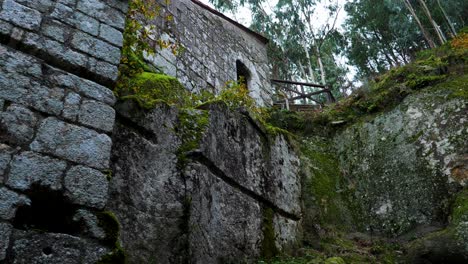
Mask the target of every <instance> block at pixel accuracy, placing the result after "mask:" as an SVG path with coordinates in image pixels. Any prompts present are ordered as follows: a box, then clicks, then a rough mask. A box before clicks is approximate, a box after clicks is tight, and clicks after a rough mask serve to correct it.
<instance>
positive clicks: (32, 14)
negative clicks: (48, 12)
mask: <svg viewBox="0 0 468 264" xmlns="http://www.w3.org/2000/svg"><path fill="white" fill-rule="evenodd" d="M0 19H3V20H6V21H9V22H11V23H13V24H15V25H17V26H20V27H23V28H26V29H29V30H35V29H37V28H38V27H39V26H40V24H41V21H42V16H41V13H40V12H39V11H37V10H34V9H32V8H29V7H26V6H23V5H21V4H18V3H17V2H15V1H13V0H4V1H3V6H2V11H1V12H0Z"/></svg>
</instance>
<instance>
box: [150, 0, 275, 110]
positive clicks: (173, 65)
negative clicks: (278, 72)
mask: <svg viewBox="0 0 468 264" xmlns="http://www.w3.org/2000/svg"><path fill="white" fill-rule="evenodd" d="M162 2H164V1H162ZM166 12H167V14H166V15H171V16H172V17H173V19H172V20H171V21H169V22H167V21H162V20H161V19H159V20H156V21H155V22H154V24H155V25H156V26H157V28H159V29H160V30H161V31H163V32H164V34H163V37H162V38H163V39H170V40H172V41H175V42H176V43H178V44H179V45H180V46H181V47H182V52H181V53H180V54H178V55H177V56H175V55H174V54H172V52H171V51H170V50H169V49H165V50H162V51H160V50H159V48H158V45H157V44H155V43H153V45H154V47H155V50H157V54H156V55H155V56H148V57H147V60H148V62H150V63H151V64H153V65H154V66H156V67H159V68H161V69H162V70H163V71H164V72H165V73H166V74H169V75H172V76H176V77H177V78H178V79H179V80H180V82H181V83H182V84H183V85H184V86H185V87H186V88H187V89H189V90H191V91H200V90H203V89H207V90H209V91H211V92H215V93H219V91H220V90H221V89H222V88H223V87H224V86H225V84H226V82H228V81H232V80H234V81H236V80H237V67H236V61H238V60H239V61H241V62H242V63H243V64H244V65H245V66H246V68H247V69H248V71H249V72H250V78H249V79H248V87H249V90H250V95H251V96H252V97H253V98H254V99H255V100H256V101H257V103H258V104H259V105H269V104H271V102H272V99H271V93H272V90H271V89H272V88H271V86H270V76H269V74H270V69H269V66H268V58H267V47H266V42H267V40H266V39H265V38H263V37H261V36H260V35H257V34H256V33H253V32H252V31H250V30H248V29H246V28H244V27H242V26H240V25H238V24H235V23H233V22H232V21H228V20H226V18H223V17H222V16H220V15H218V14H215V13H213V12H212V11H210V9H208V8H207V7H202V6H201V5H200V4H199V3H198V1H192V0H172V1H170V4H169V6H167V7H166Z"/></svg>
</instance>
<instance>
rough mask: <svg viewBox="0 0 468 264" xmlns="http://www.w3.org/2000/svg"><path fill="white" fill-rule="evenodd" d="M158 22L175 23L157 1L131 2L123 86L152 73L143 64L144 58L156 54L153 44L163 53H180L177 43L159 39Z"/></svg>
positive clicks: (121, 71)
mask: <svg viewBox="0 0 468 264" xmlns="http://www.w3.org/2000/svg"><path fill="white" fill-rule="evenodd" d="M169 4H170V1H169V0H165V1H164V4H163V5H164V6H168V5H169ZM157 18H160V19H163V20H164V21H166V22H170V21H172V20H173V17H172V15H171V14H170V13H169V12H167V10H166V9H165V8H164V7H163V6H162V4H160V3H158V1H157V0H131V1H130V3H129V11H128V13H127V21H126V26H125V32H124V46H123V48H122V60H121V65H120V71H119V74H120V76H119V77H120V83H122V81H123V83H125V81H124V80H122V78H124V79H125V78H126V77H132V76H135V75H137V74H138V73H142V72H143V71H151V69H149V67H148V66H147V65H146V63H145V62H144V61H143V54H147V55H153V54H154V53H155V51H154V48H153V47H152V46H151V43H153V42H156V44H157V45H158V46H159V48H161V49H167V48H169V49H170V50H171V51H172V52H173V53H174V54H177V52H178V51H179V50H180V48H179V45H178V44H177V43H175V42H171V41H168V40H163V39H161V38H160V37H159V36H160V32H159V29H158V28H156V26H155V25H154V23H152V21H154V20H155V19H157Z"/></svg>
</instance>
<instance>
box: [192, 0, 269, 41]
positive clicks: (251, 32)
mask: <svg viewBox="0 0 468 264" xmlns="http://www.w3.org/2000/svg"><path fill="white" fill-rule="evenodd" d="M191 1H192V2H193V3H194V4H196V5H198V6H200V7H202V8H203V9H205V10H207V11H209V12H211V13H213V14H215V15H217V16H219V17H221V18H223V19H224V20H227V21H228V22H230V23H232V24H234V25H236V26H237V27H239V28H240V29H242V30H244V31H245V32H247V33H249V34H251V35H253V36H254V37H256V38H257V39H259V40H260V41H261V42H262V43H263V44H267V43H268V42H269V41H270V40H269V39H268V38H266V37H265V36H263V35H261V34H260V33H258V32H255V31H253V30H252V29H250V28H248V27H246V26H244V25H242V24H241V23H239V22H237V21H235V20H233V19H231V18H229V17H227V16H226V15H224V14H223V13H221V12H219V11H218V10H216V9H214V8H211V7H210V6H208V5H206V4H204V3H202V2H200V1H198V0H191Z"/></svg>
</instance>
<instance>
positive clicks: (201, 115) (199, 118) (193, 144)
mask: <svg viewBox="0 0 468 264" xmlns="http://www.w3.org/2000/svg"><path fill="white" fill-rule="evenodd" d="M208 125H209V112H208V111H207V110H195V109H181V110H180V112H179V116H178V125H177V127H176V133H177V135H178V136H179V138H180V139H181V141H182V142H181V145H180V147H179V148H178V149H177V158H178V159H177V167H178V168H179V169H180V170H182V169H183V168H184V167H185V165H186V164H187V153H189V152H190V151H192V150H195V149H197V148H198V146H199V145H200V141H201V139H202V136H203V133H204V132H205V130H206V128H207V127H208Z"/></svg>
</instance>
